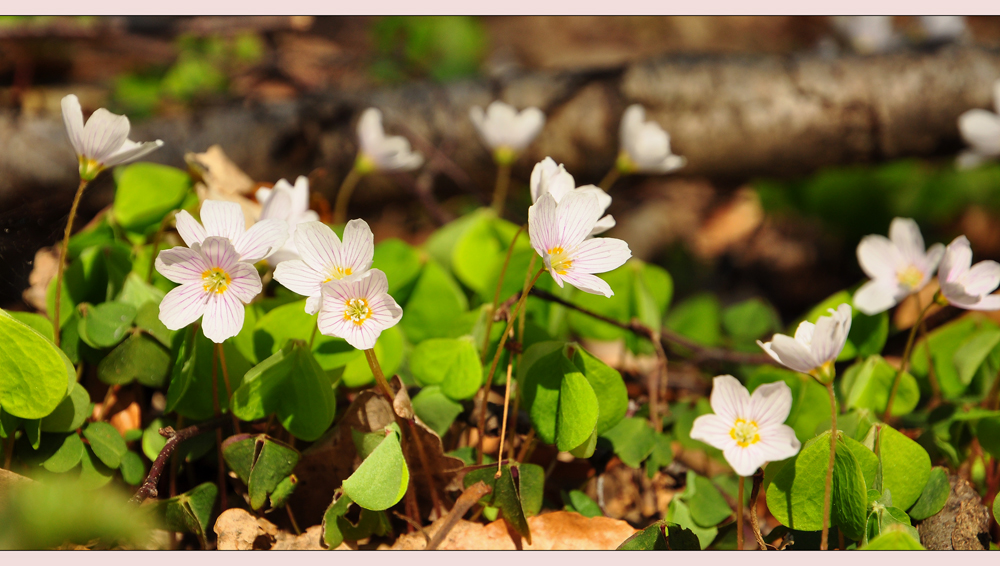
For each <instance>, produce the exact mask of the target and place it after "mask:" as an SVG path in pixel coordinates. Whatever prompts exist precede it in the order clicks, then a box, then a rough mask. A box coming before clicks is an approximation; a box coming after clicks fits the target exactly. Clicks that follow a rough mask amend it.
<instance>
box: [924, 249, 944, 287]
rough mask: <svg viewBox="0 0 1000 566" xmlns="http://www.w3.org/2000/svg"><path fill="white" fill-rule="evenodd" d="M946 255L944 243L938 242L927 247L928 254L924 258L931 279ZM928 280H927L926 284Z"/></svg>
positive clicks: (927, 274)
mask: <svg viewBox="0 0 1000 566" xmlns="http://www.w3.org/2000/svg"><path fill="white" fill-rule="evenodd" d="M943 256H944V244H941V243H938V244H934V245H932V246H931V247H930V248H927V256H926V259H925V260H924V261H925V263H924V266H925V268H926V269H927V271H926V276H927V279H928V280H929V279H930V278H931V276H932V275H934V270H936V269H937V268H938V265H939V264H940V263H941V258H942V257H943ZM926 283H927V282H926V281H925V282H924V284H926Z"/></svg>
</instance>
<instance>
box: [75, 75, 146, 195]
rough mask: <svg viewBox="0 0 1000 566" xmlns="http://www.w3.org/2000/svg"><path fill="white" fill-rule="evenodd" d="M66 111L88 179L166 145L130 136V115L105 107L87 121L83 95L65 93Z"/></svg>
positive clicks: (82, 169)
mask: <svg viewBox="0 0 1000 566" xmlns="http://www.w3.org/2000/svg"><path fill="white" fill-rule="evenodd" d="M62 114H63V122H64V123H65V124H66V132H67V133H68V134H69V141H70V143H71V144H73V149H74V150H75V151H76V157H77V159H78V160H79V162H80V178H81V179H83V180H84V181H93V180H94V178H95V177H97V174H98V173H100V172H101V171H103V170H104V169H106V168H108V167H113V166H115V165H119V164H121V163H126V162H128V161H132V160H135V159H139V158H140V157H143V156H145V155H147V154H149V153H151V152H153V151H154V150H156V149H157V148H158V147H160V146H162V145H163V142H162V141H161V140H156V141H152V142H141V143H137V142H134V141H132V140H130V139H128V133H129V129H130V126H129V122H128V117H126V116H119V115H118V114H112V113H111V112H108V111H107V110H106V109H104V108H98V109H97V110H96V111H94V113H93V114H91V115H90V118H89V119H88V120H87V124H86V125H84V123H83V110H82V109H81V108H80V99H78V98H77V97H76V95H75V94H70V95H68V96H65V97H63V99H62Z"/></svg>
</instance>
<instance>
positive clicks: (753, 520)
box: [740, 468, 767, 550]
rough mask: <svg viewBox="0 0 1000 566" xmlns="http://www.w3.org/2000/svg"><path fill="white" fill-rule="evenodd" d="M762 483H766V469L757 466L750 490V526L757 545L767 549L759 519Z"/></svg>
mask: <svg viewBox="0 0 1000 566" xmlns="http://www.w3.org/2000/svg"><path fill="white" fill-rule="evenodd" d="M762 483H764V470H762V469H760V468H757V471H756V472H755V473H754V475H753V488H752V489H751V490H750V505H749V507H750V526H752V527H753V536H754V538H756V539H757V546H759V547H760V549H761V550H767V544H766V543H765V542H764V536H763V535H762V534H761V533H760V522H759V521H758V520H757V497H758V496H759V495H760V486H761V484H762ZM740 550H742V549H740Z"/></svg>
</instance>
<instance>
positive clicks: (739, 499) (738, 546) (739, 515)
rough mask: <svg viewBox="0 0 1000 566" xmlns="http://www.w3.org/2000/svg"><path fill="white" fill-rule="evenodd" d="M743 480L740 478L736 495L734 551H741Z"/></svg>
mask: <svg viewBox="0 0 1000 566" xmlns="http://www.w3.org/2000/svg"><path fill="white" fill-rule="evenodd" d="M743 479H744V478H743V476H740V487H739V489H738V490H737V495H736V550H743ZM752 504H753V502H751V505H752Z"/></svg>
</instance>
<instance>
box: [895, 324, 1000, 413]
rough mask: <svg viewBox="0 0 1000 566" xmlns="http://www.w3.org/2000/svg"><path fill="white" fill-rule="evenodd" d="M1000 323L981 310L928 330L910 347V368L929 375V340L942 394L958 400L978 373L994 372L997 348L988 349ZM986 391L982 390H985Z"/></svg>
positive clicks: (999, 350)
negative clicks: (925, 335)
mask: <svg viewBox="0 0 1000 566" xmlns="http://www.w3.org/2000/svg"><path fill="white" fill-rule="evenodd" d="M998 330H1000V326H997V324H996V323H995V322H993V321H991V320H990V319H988V318H986V317H985V316H983V315H982V314H980V313H973V314H970V315H966V316H963V317H961V318H958V319H956V320H953V321H951V322H949V323H947V324H943V325H941V326H939V327H937V328H935V329H934V330H932V331H931V332H929V333H928V336H927V340H920V341H919V342H918V343H917V345H916V346H915V347H914V348H913V356H912V357H911V367H910V371H912V372H913V375H914V376H916V377H919V378H922V379H927V378H928V377H927V376H928V363H927V359H928V354H927V348H928V342H929V344H930V359H931V360H932V363H933V365H934V377H935V378H936V379H937V382H938V385H939V386H940V388H941V394H942V395H943V396H944V397H945V398H946V399H949V400H953V401H954V400H959V399H960V398H961V397H962V396H963V395H965V394H966V391H967V389H968V388H969V385H970V384H971V383H972V381H973V378H974V377H975V375H976V374H977V373H980V372H982V373H986V374H987V375H995V374H996V371H997V367H998V366H1000V348H997V347H996V346H994V347H993V348H992V349H989V348H988V345H989V344H990V342H991V341H992V340H993V339H994V337H996V335H997V334H996V333H997V332H998ZM984 393H985V392H984Z"/></svg>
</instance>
